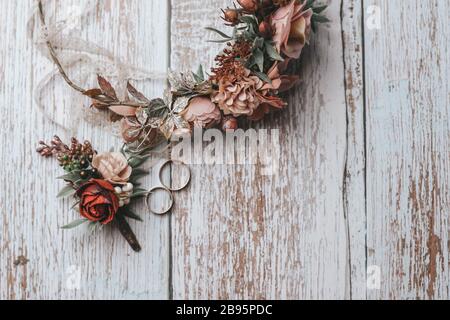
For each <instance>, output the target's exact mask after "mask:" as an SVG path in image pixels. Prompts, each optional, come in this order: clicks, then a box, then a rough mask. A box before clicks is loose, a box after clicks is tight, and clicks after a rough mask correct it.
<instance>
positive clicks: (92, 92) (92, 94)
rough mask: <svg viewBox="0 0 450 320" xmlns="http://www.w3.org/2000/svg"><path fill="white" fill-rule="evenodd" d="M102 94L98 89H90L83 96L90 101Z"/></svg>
mask: <svg viewBox="0 0 450 320" xmlns="http://www.w3.org/2000/svg"><path fill="white" fill-rule="evenodd" d="M102 94H103V92H102V90H100V89H90V90H87V91H86V92H85V93H84V95H85V96H88V97H90V98H92V99H95V98H96V97H98V96H101V95H102Z"/></svg>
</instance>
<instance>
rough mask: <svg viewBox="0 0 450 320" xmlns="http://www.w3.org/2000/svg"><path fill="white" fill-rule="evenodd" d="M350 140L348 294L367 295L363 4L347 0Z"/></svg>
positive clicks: (344, 23) (344, 36)
mask: <svg viewBox="0 0 450 320" xmlns="http://www.w3.org/2000/svg"><path fill="white" fill-rule="evenodd" d="M341 23H342V43H343V51H344V55H343V56H344V69H345V70H344V80H343V81H344V84H345V92H346V109H347V120H346V121H347V142H346V147H345V148H346V159H345V169H344V190H343V194H344V211H345V216H346V220H347V230H346V232H347V238H348V249H347V256H348V273H349V274H348V277H349V279H350V283H349V288H348V294H349V296H350V298H352V299H365V298H366V297H367V293H366V287H367V286H366V282H367V279H366V274H367V272H366V201H365V200H366V198H365V188H366V161H365V151H366V150H365V122H364V116H365V109H364V107H365V105H364V89H365V88H364V59H363V51H364V50H363V48H364V45H363V33H362V32H363V6H362V2H361V1H360V0H344V1H342V6H341Z"/></svg>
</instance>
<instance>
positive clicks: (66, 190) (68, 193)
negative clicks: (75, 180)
mask: <svg viewBox="0 0 450 320" xmlns="http://www.w3.org/2000/svg"><path fill="white" fill-rule="evenodd" d="M75 192H76V190H75V189H74V188H73V187H72V186H71V185H67V186H65V187H64V188H63V189H62V190H61V191H60V192H59V193H58V195H57V197H58V198H64V197H68V196H73V195H75Z"/></svg>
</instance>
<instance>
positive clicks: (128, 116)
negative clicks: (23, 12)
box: [38, 0, 328, 251]
mask: <svg viewBox="0 0 450 320" xmlns="http://www.w3.org/2000/svg"><path fill="white" fill-rule="evenodd" d="M38 7H39V10H38V11H39V16H40V19H41V23H42V24H43V25H44V26H45V18H44V11H43V6H42V3H41V1H39V3H38ZM326 8H327V6H326V5H316V0H237V5H236V4H235V5H234V7H233V8H227V9H223V10H222V12H223V17H222V19H223V20H224V21H225V22H226V25H227V26H229V27H232V28H233V31H232V33H231V35H228V34H227V33H225V32H222V31H219V30H217V29H214V28H207V29H208V30H210V31H213V32H215V33H216V34H217V35H218V36H219V37H220V39H219V40H215V41H213V42H221V43H226V48H225V49H224V50H223V52H222V53H220V54H219V55H217V56H216V58H215V66H214V67H213V68H211V73H210V74H205V72H204V69H203V67H202V66H200V67H199V69H198V71H197V72H188V73H174V72H169V75H168V80H169V88H168V89H167V90H166V91H165V94H164V97H163V98H158V99H153V100H151V99H148V98H146V97H145V96H144V94H142V93H141V92H139V91H138V90H137V89H136V88H134V87H133V86H132V85H131V84H130V83H128V85H127V91H128V93H127V96H126V97H125V98H124V99H119V97H118V95H117V93H116V90H115V89H114V88H113V86H112V85H111V84H110V83H109V82H108V81H107V80H106V79H105V78H103V77H102V76H98V88H93V89H87V90H86V89H84V88H82V87H80V86H78V85H76V84H75V83H74V82H72V81H71V80H70V79H69V77H68V76H67V74H66V72H65V71H64V69H63V67H62V65H61V63H60V62H59V60H58V58H57V54H56V51H55V49H54V48H53V46H52V44H51V42H50V41H47V46H48V49H49V52H50V56H51V58H52V59H53V61H54V62H55V64H56V65H57V67H58V69H59V72H60V74H61V75H62V77H63V78H64V80H65V81H66V82H67V84H68V85H70V86H71V87H72V88H73V89H75V90H76V91H79V92H80V93H82V94H83V95H85V96H88V97H90V98H91V99H92V107H94V108H97V109H99V110H105V111H109V112H110V113H111V116H112V117H111V118H112V120H113V121H120V126H121V135H122V138H123V140H124V141H125V143H126V149H124V150H122V151H123V152H122V153H104V154H100V155H98V154H97V153H96V152H94V151H93V149H92V147H91V144H90V142H86V143H84V144H80V143H79V142H78V141H77V140H76V139H73V141H72V145H71V147H68V146H66V145H64V144H63V143H62V142H61V140H60V139H59V138H58V137H55V138H54V139H53V141H52V143H51V144H50V145H47V144H46V143H44V142H41V145H40V147H39V149H38V152H40V153H41V154H42V155H43V156H51V155H55V156H56V157H57V158H58V160H59V162H60V164H61V165H62V166H63V168H64V170H65V172H66V175H65V176H63V177H62V179H64V180H66V181H67V182H68V183H69V186H68V187H67V188H65V190H63V192H62V193H61V195H67V193H69V194H74V195H75V198H76V199H77V204H79V211H80V214H81V215H82V216H83V219H82V220H79V221H76V222H74V223H72V224H71V225H69V226H66V228H69V227H74V226H78V225H79V224H81V223H83V222H85V221H89V222H90V223H91V224H92V225H93V226H96V225H98V224H100V225H105V224H110V223H112V222H114V221H116V222H118V225H119V229H120V230H121V232H122V234H123V235H124V236H125V238H126V239H127V240H128V242H129V243H130V245H131V246H132V248H133V249H134V250H136V251H139V250H140V246H139V244H138V243H137V240H136V237H135V236H134V235H133V234H132V232H131V229H130V228H129V226H128V224H127V223H126V221H125V217H130V218H138V217H137V216H136V215H135V214H134V213H132V212H131V211H130V210H129V209H128V205H129V203H130V199H133V198H135V197H137V196H139V195H143V194H144V190H137V191H133V190H134V189H133V187H134V184H133V182H134V183H136V181H135V180H133V182H130V181H132V180H130V179H135V178H136V176H140V175H142V174H143V171H142V170H140V169H137V167H138V166H139V165H140V164H142V161H143V160H145V159H146V155H147V156H148V151H149V150H151V149H152V148H153V147H155V146H157V145H159V144H160V143H161V142H162V141H164V140H169V141H170V140H171V138H172V137H173V136H179V135H184V134H186V133H190V132H191V131H192V130H193V128H203V129H206V128H212V127H217V126H219V127H220V128H222V130H224V131H226V130H236V129H237V128H238V120H237V119H238V118H241V117H246V118H248V119H250V120H252V121H258V120H261V119H262V118H263V117H264V116H265V115H266V114H267V113H269V112H271V111H272V110H277V109H283V108H284V107H285V106H286V102H285V101H284V100H283V99H282V98H281V97H280V96H279V94H280V93H282V92H285V91H287V90H289V89H290V88H292V87H293V86H294V85H295V84H296V83H297V81H298V79H299V77H298V76H296V75H291V74H289V73H288V72H287V71H288V70H289V64H290V62H291V61H292V60H294V61H295V60H298V59H299V58H300V55H301V53H302V50H303V48H304V47H305V45H306V44H308V43H309V40H310V38H311V35H312V32H313V31H315V30H316V29H317V26H318V24H319V23H322V22H327V21H328V19H327V18H326V17H324V16H323V15H322V13H323V11H324V10H325V9H326ZM130 150H133V151H130ZM127 152H132V155H131V156H129V157H128V158H127ZM133 161H137V163H136V162H135V163H134V164H133V163H132V162H133ZM130 162H131V163H130ZM133 177H134V178H133ZM118 213H119V214H118Z"/></svg>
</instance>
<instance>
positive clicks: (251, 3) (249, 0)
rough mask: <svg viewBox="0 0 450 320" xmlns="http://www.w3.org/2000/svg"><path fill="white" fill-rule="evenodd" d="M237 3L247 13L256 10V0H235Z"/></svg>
mask: <svg viewBox="0 0 450 320" xmlns="http://www.w3.org/2000/svg"><path fill="white" fill-rule="evenodd" d="M237 2H238V3H239V5H240V6H241V7H242V9H244V10H245V11H246V12H248V13H253V12H256V10H258V2H257V1H256V0H237Z"/></svg>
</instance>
